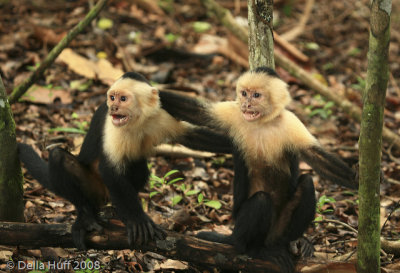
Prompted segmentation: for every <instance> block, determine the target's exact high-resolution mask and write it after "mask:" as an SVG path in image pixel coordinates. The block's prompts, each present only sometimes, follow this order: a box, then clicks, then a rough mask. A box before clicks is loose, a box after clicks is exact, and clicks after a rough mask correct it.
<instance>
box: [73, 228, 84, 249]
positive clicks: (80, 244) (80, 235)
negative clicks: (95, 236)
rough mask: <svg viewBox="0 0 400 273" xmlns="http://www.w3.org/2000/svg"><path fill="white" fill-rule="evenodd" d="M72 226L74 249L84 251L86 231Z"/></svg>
mask: <svg viewBox="0 0 400 273" xmlns="http://www.w3.org/2000/svg"><path fill="white" fill-rule="evenodd" d="M74 226H75V225H74ZM74 226H73V227H72V240H73V241H74V244H75V247H76V248H77V249H79V250H86V249H87V248H86V244H85V235H86V230H85V229H84V228H81V227H77V226H75V227H74Z"/></svg>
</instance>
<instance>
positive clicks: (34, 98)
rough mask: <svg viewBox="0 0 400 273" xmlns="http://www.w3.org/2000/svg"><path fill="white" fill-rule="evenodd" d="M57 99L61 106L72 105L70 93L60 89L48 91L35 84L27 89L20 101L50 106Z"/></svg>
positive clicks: (48, 89)
mask: <svg viewBox="0 0 400 273" xmlns="http://www.w3.org/2000/svg"><path fill="white" fill-rule="evenodd" d="M57 98H58V99H60V100H61V103H63V104H70V103H72V97H71V94H70V92H68V91H66V90H60V89H50V88H46V87H43V86H39V85H36V84H35V85H33V86H32V87H31V88H29V90H28V92H26V94H25V95H24V96H22V98H21V99H22V100H24V101H31V102H35V103H43V104H52V103H54V100H55V99H57Z"/></svg>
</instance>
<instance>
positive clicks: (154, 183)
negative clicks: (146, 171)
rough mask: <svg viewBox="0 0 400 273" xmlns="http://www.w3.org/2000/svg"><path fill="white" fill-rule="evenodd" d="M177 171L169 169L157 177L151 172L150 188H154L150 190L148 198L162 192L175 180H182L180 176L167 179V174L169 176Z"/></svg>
mask: <svg viewBox="0 0 400 273" xmlns="http://www.w3.org/2000/svg"><path fill="white" fill-rule="evenodd" d="M177 172H179V171H178V170H171V171H169V172H167V173H166V174H165V175H164V176H163V177H158V176H157V175H155V174H151V175H150V189H154V190H153V191H152V192H150V198H151V197H153V196H154V195H156V194H161V193H163V192H164V190H165V189H166V188H167V187H168V186H169V185H173V184H175V183H176V182H178V181H181V180H183V178H182V177H177V178H174V179H172V180H168V177H169V176H171V175H173V174H174V173H177ZM179 201H180V200H179ZM178 203H179V202H178ZM176 204H177V203H176Z"/></svg>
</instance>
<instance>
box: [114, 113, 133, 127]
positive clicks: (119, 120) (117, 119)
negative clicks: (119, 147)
mask: <svg viewBox="0 0 400 273" xmlns="http://www.w3.org/2000/svg"><path fill="white" fill-rule="evenodd" d="M111 120H112V123H113V124H114V125H115V126H123V125H125V124H126V123H127V122H128V120H129V116H124V115H116V114H113V115H111Z"/></svg>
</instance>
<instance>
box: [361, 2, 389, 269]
mask: <svg viewBox="0 0 400 273" xmlns="http://www.w3.org/2000/svg"><path fill="white" fill-rule="evenodd" d="M391 6H392V1H391V0H373V1H371V18H370V26H371V28H370V35H369V50H368V69H367V80H366V89H365V91H364V93H363V111H362V120H361V131H360V140H359V146H360V186H359V196H360V208H359V210H360V212H359V232H358V262H357V272H380V261H379V254H380V252H379V251H380V228H379V212H380V210H379V205H380V202H379V201H380V200H379V184H380V163H381V149H382V147H381V146H382V127H383V109H384V102H385V94H386V88H387V82H388V77H389V75H388V50H389V40H390V13H391Z"/></svg>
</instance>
